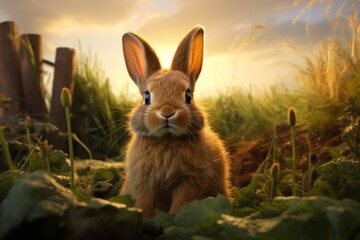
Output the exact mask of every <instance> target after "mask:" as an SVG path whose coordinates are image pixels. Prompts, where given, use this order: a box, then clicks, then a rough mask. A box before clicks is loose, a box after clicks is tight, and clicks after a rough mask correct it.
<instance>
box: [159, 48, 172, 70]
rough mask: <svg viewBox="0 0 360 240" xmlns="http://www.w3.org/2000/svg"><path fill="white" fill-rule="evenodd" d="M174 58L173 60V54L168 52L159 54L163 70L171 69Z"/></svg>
mask: <svg viewBox="0 0 360 240" xmlns="http://www.w3.org/2000/svg"><path fill="white" fill-rule="evenodd" d="M172 58H173V53H171V52H168V51H166V52H159V60H160V63H161V66H162V68H164V69H169V68H170V66H171V62H172Z"/></svg>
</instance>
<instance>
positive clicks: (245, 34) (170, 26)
mask: <svg viewBox="0 0 360 240" xmlns="http://www.w3.org/2000/svg"><path fill="white" fill-rule="evenodd" d="M174 4H175V6H176V10H175V11H173V13H172V14H168V15H159V16H155V17H152V18H147V16H146V15H145V16H143V17H144V18H146V19H147V20H146V21H144V22H143V24H142V25H141V26H139V27H138V28H137V29H133V31H135V32H136V33H138V34H139V35H140V36H142V37H143V38H144V39H145V40H146V41H148V42H149V43H150V44H151V45H153V46H160V47H164V46H172V47H174V43H179V42H180V41H181V39H182V38H183V37H184V36H185V35H186V33H187V32H188V31H189V30H190V29H191V28H192V27H193V26H195V25H197V24H201V25H204V27H205V29H206V54H207V55H208V56H212V55H218V54H223V53H226V52H229V51H232V49H233V48H236V47H239V45H242V44H244V41H247V40H249V42H248V43H247V44H245V45H246V46H245V47H244V48H243V51H249V50H259V49H260V48H272V47H273V48H278V47H279V46H281V45H283V43H284V42H290V43H292V44H295V45H299V46H298V47H304V46H305V45H306V44H307V43H310V42H313V41H315V40H316V41H317V40H319V39H321V38H322V37H324V36H328V32H329V29H330V25H329V23H328V22H327V20H324V19H323V20H321V21H318V22H309V23H308V24H309V25H308V26H309V28H310V32H309V34H307V33H306V24H307V23H305V22H304V21H302V19H300V20H299V21H298V22H297V23H296V24H295V25H293V24H292V23H291V22H292V20H293V19H294V18H295V16H296V15H297V14H298V13H299V12H300V10H301V9H300V8H298V9H296V8H294V7H293V2H292V1H289V0H271V1H270V0H267V1H260V0H253V1H248V0H224V1H218V0H198V1H192V0H177V1H175V2H174ZM175 46H176V45H175ZM155 49H156V47H155ZM172 51H175V49H172Z"/></svg>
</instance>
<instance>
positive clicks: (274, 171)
mask: <svg viewBox="0 0 360 240" xmlns="http://www.w3.org/2000/svg"><path fill="white" fill-rule="evenodd" d="M270 174H271V176H272V177H273V178H274V179H279V175H280V164H279V163H273V164H272V165H271V168H270Z"/></svg>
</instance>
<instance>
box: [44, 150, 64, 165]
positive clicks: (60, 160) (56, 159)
mask: <svg viewBox="0 0 360 240" xmlns="http://www.w3.org/2000/svg"><path fill="white" fill-rule="evenodd" d="M48 159H49V162H50V165H51V167H52V168H55V169H57V170H62V168H63V167H64V165H65V163H66V154H65V153H64V152H63V151H60V150H54V151H52V152H51V153H50V154H49V155H48Z"/></svg>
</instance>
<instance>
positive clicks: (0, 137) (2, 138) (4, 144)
mask: <svg viewBox="0 0 360 240" xmlns="http://www.w3.org/2000/svg"><path fill="white" fill-rule="evenodd" d="M0 141H1V145H2V148H3V149H4V153H5V157H6V160H7V163H8V165H9V169H10V173H11V177H12V178H13V179H15V174H14V171H15V167H14V164H13V162H12V159H11V155H10V151H9V147H8V145H7V142H6V140H5V136H4V132H3V130H2V127H1V126H0Z"/></svg>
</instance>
